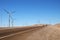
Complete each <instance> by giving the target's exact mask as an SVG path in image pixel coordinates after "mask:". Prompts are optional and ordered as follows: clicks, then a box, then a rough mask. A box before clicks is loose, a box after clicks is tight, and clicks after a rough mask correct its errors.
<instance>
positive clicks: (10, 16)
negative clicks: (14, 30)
mask: <svg viewBox="0 0 60 40" xmlns="http://www.w3.org/2000/svg"><path fill="white" fill-rule="evenodd" d="M3 10H4V11H5V12H6V13H7V14H8V16H9V19H8V20H9V27H10V25H11V24H10V22H11V19H12V27H13V18H12V15H11V14H12V13H14V12H8V11H7V10H6V9H3Z"/></svg>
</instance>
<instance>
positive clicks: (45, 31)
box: [2, 26, 60, 40]
mask: <svg viewBox="0 0 60 40" xmlns="http://www.w3.org/2000/svg"><path fill="white" fill-rule="evenodd" d="M2 40H60V28H59V27H54V26H47V27H44V28H42V29H38V30H34V31H29V32H26V33H23V34H18V35H15V36H12V37H9V38H5V39H2Z"/></svg>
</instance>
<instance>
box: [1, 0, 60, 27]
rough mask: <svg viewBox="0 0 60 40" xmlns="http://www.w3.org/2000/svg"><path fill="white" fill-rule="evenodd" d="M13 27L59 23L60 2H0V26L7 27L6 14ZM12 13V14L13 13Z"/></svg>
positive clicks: (12, 0)
mask: <svg viewBox="0 0 60 40" xmlns="http://www.w3.org/2000/svg"><path fill="white" fill-rule="evenodd" d="M4 9H6V10H7V11H8V12H9V13H11V16H12V17H13V20H14V21H13V24H14V26H24V25H32V24H56V23H60V0H0V26H1V27H2V26H8V24H9V22H8V19H9V17H8V14H7V12H5V11H4ZM13 12H14V13H13Z"/></svg>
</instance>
